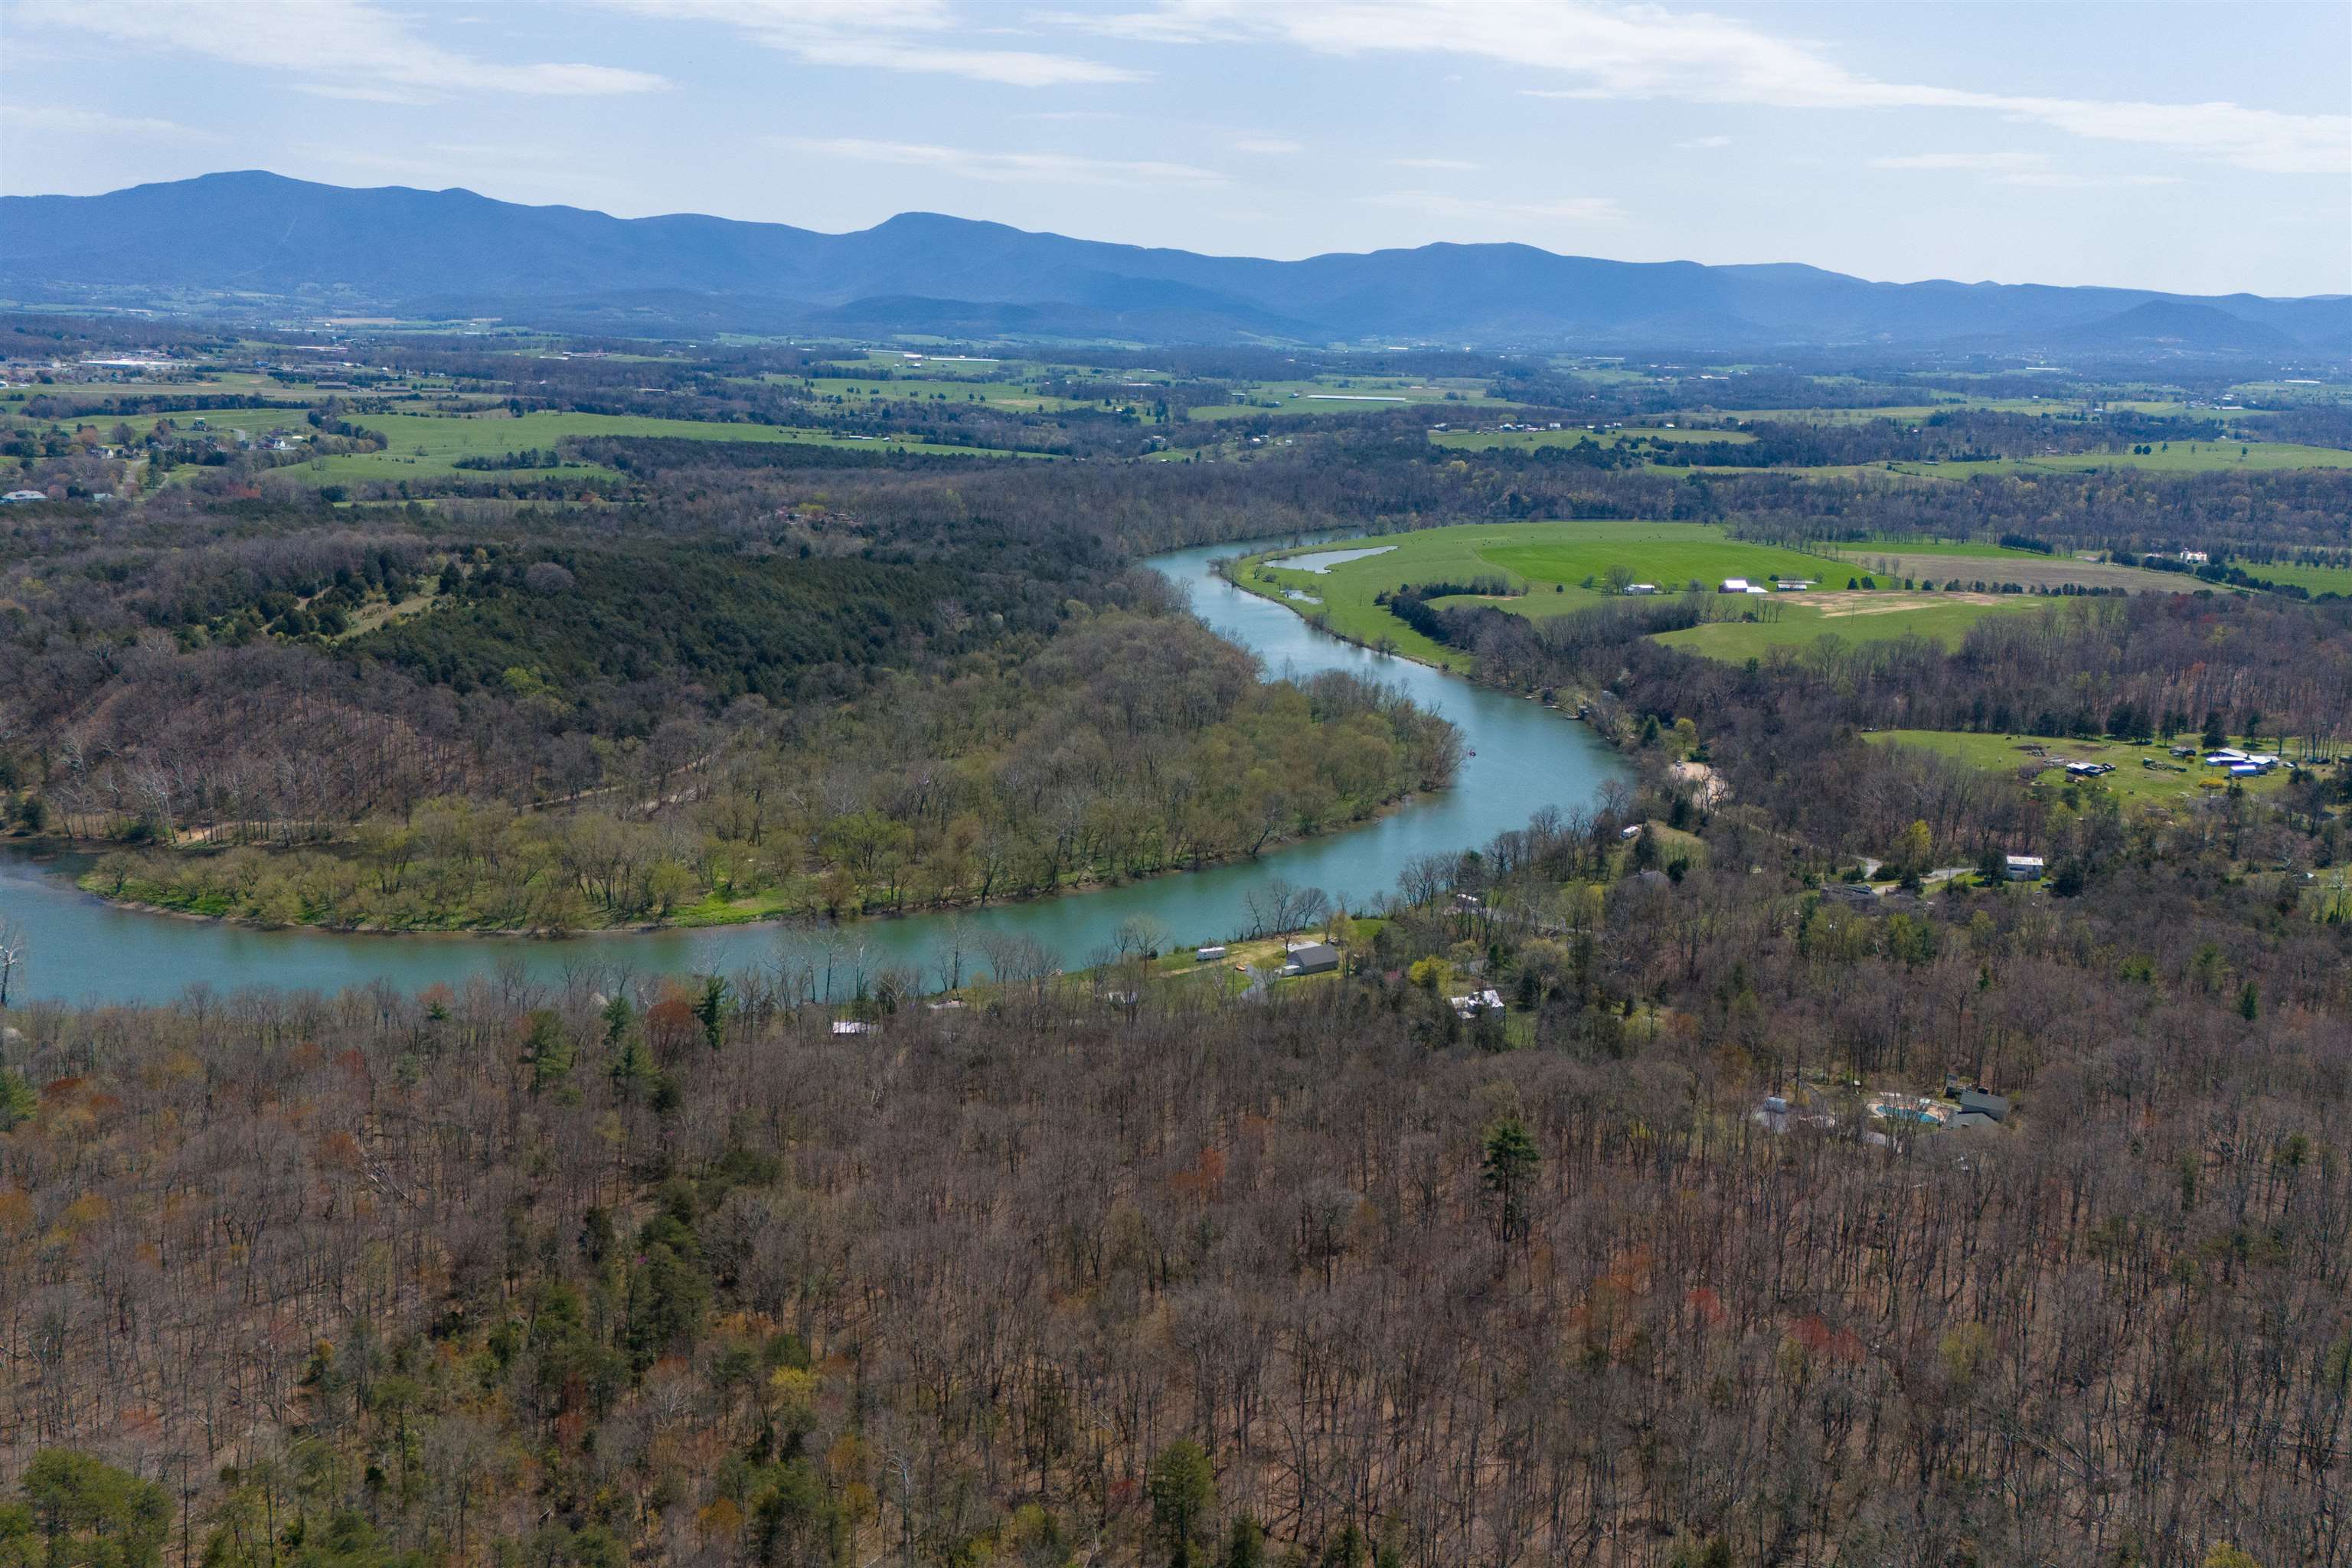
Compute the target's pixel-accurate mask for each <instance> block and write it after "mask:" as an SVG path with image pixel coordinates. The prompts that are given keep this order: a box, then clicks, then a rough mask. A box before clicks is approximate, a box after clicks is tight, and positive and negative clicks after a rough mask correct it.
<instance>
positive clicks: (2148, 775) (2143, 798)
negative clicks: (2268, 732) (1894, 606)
mask: <svg viewBox="0 0 2352 1568" xmlns="http://www.w3.org/2000/svg"><path fill="white" fill-rule="evenodd" d="M1868 738H1869V739H1870V740H1871V741H1872V742H1876V743H1878V744H1881V745H1890V746H1916V747H1918V748H1920V749H1922V750H1925V751H1930V752H1940V753H1942V754H1943V755H1945V756H1948V757H1955V758H1958V760H1959V761H1961V762H1964V763H1968V764H1969V766H1971V767H1976V768H1980V769H1982V770H1984V771H1985V772H1987V773H2008V774H2010V775H2011V776H2012V777H2015V776H2018V774H2019V773H2020V772H2021V770H2022V769H2024V768H2026V767H2030V766H2032V765H2033V764H2034V763H2036V762H2037V761H2038V760H2040V759H2037V758H2035V757H2034V756H2033V755H2032V754H2031V753H2030V752H2023V751H2021V750H2019V748H2020V747H2021V746H2026V745H2039V746H2042V747H2043V748H2044V749H2045V750H2046V751H2047V752H2048V754H2049V758H2050V759H2052V760H2053V763H2070V762H2071V763H2114V764H2115V768H2116V771H2115V772H2114V773H2108V774H2105V776H2103V777H2100V778H2097V779H2090V780H2082V781H2076V780H2073V779H2070V778H2068V777H2067V775H2066V773H2065V772H2064V770H2063V767H2061V766H2056V765H2053V766H2052V767H2051V768H2050V769H2049V770H2048V771H2046V772H2044V773H2040V774H2038V775H2037V776H2036V777H2035V778H2034V780H2033V783H2032V788H2033V789H2034V791H2035V792H2036V793H2037V794H2041V795H2045V796H2047V797H2049V798H2052V799H2063V798H2064V796H2065V795H2066V793H2067V792H2068V791H2069V790H2073V791H2075V792H2078V793H2079V794H2080V795H2090V794H2091V792H2093V791H2094V790H2100V789H2104V790H2105V792H2106V793H2108V794H2109V795H2113V796H2115V798H2116V800H2117V801H2118V802H2120V803H2121V804H2123V805H2127V806H2170V805H2186V804H2187V803H2188V802H2189V801H2190V800H2192V799H2195V798H2197V797H2199V796H2201V795H2220V794H2221V793H2222V791H2223V789H2224V788H2226V787H2227V784H2228V782H2229V775H2228V774H2227V773H2223V772H2222V771H2221V769H2219V768H2209V767H2207V766H2205V765H2204V763H2203V761H2202V760H2201V759H2200V758H2197V757H2186V758H2183V757H2176V756H2173V755H2172V754H2171V748H2170V747H2168V746H2167V745H2166V744H2164V743H2163V742H2157V743H2154V744H2151V745H2140V744H2137V743H2135V742H2128V741H2109V740H2095V741H2085V740H2079V739H2067V738H2063V737H2059V736H2052V735H1990V734H1976V733H1971V732H1964V731H1952V730H1880V731H1873V732H1872V733H1871V734H1870V736H1869V737H1868ZM2182 740H2183V741H2184V742H2189V743H2192V744H2193V743H2194V742H2195V740H2196V737H2195V736H2193V735H2184V736H2183V737H2182ZM2237 743H2239V744H2244V742H2237ZM2144 760H2145V761H2149V762H2155V763H2167V764H2170V765H2171V766H2175V767H2185V768H2187V769H2188V770H2189V771H2188V772H2186V773H2172V772H2168V771H2166V770H2165V769H2161V768H2149V767H2143V766H2142V765H2141V763H2142V762H2143V761H2144ZM2293 776H2294V775H2293V774H2292V773H2289V772H2288V770H2287V769H2286V768H2284V767H2281V768H2279V769H2278V770H2277V771H2275V772H2273V773H2267V774H2264V775H2263V776H2261V777H2258V778H2252V779H2248V780H2245V781H2244V788H2245V790H2246V792H2247V793H2248V794H2250V795H2270V794H2275V793H2277V792H2278V791H2280V790H2283V789H2284V788H2285V787H2286V784H2287V781H2288V780H2289V779H2290V778H2292V777H2293ZM2207 780H2214V781H2219V783H2220V786H2221V787H2210V788H2209V787H2206V786H2205V784H2204V783H2203V782H2202V781H2207Z"/></svg>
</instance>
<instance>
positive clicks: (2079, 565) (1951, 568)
mask: <svg viewBox="0 0 2352 1568" xmlns="http://www.w3.org/2000/svg"><path fill="white" fill-rule="evenodd" d="M1979 548H1980V549H1982V548H1985V547H1979ZM1840 567H1843V569H1847V570H1850V571H1856V572H1859V571H1870V572H1875V573H1880V574H1886V575H1891V576H1895V577H1910V578H1917V579H1922V580H1925V581H1929V582H1935V583H1938V584H1949V583H1951V582H1952V581H1954V580H1956V579H1957V580H1958V582H1959V583H1961V584H1963V585H1964V586H1970V587H1972V586H1973V585H1974V584H1978V583H1985V584H1993V585H1997V584H2002V583H2017V584H2023V585H2024V586H2025V587H2028V588H2065V587H2075V588H2106V589H2120V590H2122V591H2124V592H2126V593H2134V594H2177V593H2179V592H2181V591H2182V590H2183V589H2184V588H2186V587H2191V586H2195V584H2191V583H2189V582H2188V581H2187V580H2185V579H2183V578H2181V577H2179V576H2177V575H2175V574H2171V573H2167V572H2149V571H2147V570H2145V569H2143V568H2141V567H2137V566H2117V565H2116V564H2114V563H2111V562H2105V561H2077V560H2075V559H2074V558H2073V557H2072V556H2066V555H2043V554H2040V553H2038V552H2032V551H2022V550H2010V551H2004V550H2000V549H1998V548H1992V549H1991V550H1990V553H1980V552H1979V550H1966V549H1954V548H1950V547H1948V546H1944V545H1937V546H1935V547H1933V548H1930V549H1927V550H1916V551H1915V550H1870V549H1864V550H1858V551H1855V552H1852V553H1850V554H1848V555H1845V556H1844V557H1843V558H1842V561H1841V563H1840V566H1833V567H1832V568H1831V569H1832V571H1834V570H1838V569H1840Z"/></svg>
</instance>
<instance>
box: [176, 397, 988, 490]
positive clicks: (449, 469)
mask: <svg viewBox="0 0 2352 1568" xmlns="http://www.w3.org/2000/svg"><path fill="white" fill-rule="evenodd" d="M207 417H208V418H210V417H213V416H207ZM358 423H359V425H360V426H361V427H362V429H368V430H375V431H380V432H382V433H383V436H384V437H385V438H386V439H387V440H388V441H389V442H390V443H391V444H390V446H388V447H386V448H385V449H384V450H383V451H381V452H353V453H346V454H343V455H341V456H337V457H329V458H312V459H311V460H310V461H309V462H307V463H300V464H297V465H295V466H293V467H290V468H280V469H278V470H277V471H278V473H280V474H283V475H287V476H289V477H291V478H295V479H301V480H304V481H307V482H312V483H319V484H341V483H348V482H351V481H354V480H368V479H439V478H446V477H448V476H450V475H453V474H458V473H472V472H479V473H480V474H481V477H483V478H485V479H496V478H498V477H499V476H500V475H501V474H505V475H509V476H514V477H526V478H538V477H544V474H545V473H547V472H549V471H552V470H541V469H530V470H524V469H504V470H501V469H488V470H469V469H460V468H458V467H457V459H458V458H494V457H503V456H504V455H505V454H507V453H509V452H518V451H522V450H525V449H527V448H530V447H553V446H554V445H555V444H556V443H557V442H558V441H560V440H562V439H563V438H564V437H567V436H576V437H586V436H621V437H629V436H654V437H672V438H675V439H680V440H688V441H752V442H761V443H765V442H787V443H792V444H794V445H802V446H819V447H843V448H846V449H853V450H854V449H857V448H866V449H868V450H884V449H887V450H891V451H908V452H926V453H935V454H941V455H956V456H962V457H1006V456H1011V455H1013V454H1009V453H1004V452H998V451H993V450H992V449H990V448H986V447H950V446H946V445H942V444H940V443H937V442H930V441H915V440H897V439H893V440H889V441H881V440H873V441H862V440H858V439H856V437H846V436H838V435H834V434H832V433H830V432H827V431H823V430H800V429H790V428H785V427H782V426H774V425H736V424H720V423H718V422H715V421H705V420H695V419H659V418H655V417H651V416H637V415H622V414H576V413H556V412H552V411H542V412H539V413H533V414H522V415H511V416H509V415H474V416H436V415H427V414H370V415H363V416H359V419H358ZM562 471H563V472H577V473H599V474H602V473H607V472H609V470H607V469H604V468H601V467H596V466H593V465H589V464H580V465H576V466H571V467H567V468H565V469H563V470H562Z"/></svg>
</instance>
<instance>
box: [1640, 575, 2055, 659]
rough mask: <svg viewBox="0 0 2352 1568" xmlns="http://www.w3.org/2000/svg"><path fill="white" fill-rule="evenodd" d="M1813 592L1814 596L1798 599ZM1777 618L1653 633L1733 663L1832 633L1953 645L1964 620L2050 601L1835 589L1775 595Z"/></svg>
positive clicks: (1965, 629)
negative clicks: (1813, 601)
mask: <svg viewBox="0 0 2352 1568" xmlns="http://www.w3.org/2000/svg"><path fill="white" fill-rule="evenodd" d="M1808 599H1818V600H1820V601H1822V603H1821V604H1818V605H1814V604H1806V603H1804V602H1802V601H1804V600H1808ZM1770 603H1771V604H1772V605H1774V606H1775V607H1776V608H1777V609H1778V611H1779V616H1778V618H1775V619H1769V620H1755V621H1710V622H1708V623H1706V625H1705V626H1691V627H1689V628H1687V629H1686V630H1684V631H1678V632H1660V633H1659V634H1658V637H1657V640H1658V641H1660V642H1662V643H1670V644H1672V645H1673V646H1675V647H1686V648H1688V649H1690V650H1691V651H1692V652H1693V653H1696V654H1701V655H1704V656H1705V657H1706V658H1717V659H1721V660H1723V661H1724V662H1726V663H1727V664H1741V663H1745V662H1746V661H1747V660H1748V659H1751V658H1766V657H1767V656H1769V654H1770V653H1771V651H1772V650H1773V649H1774V648H1784V647H1785V648H1808V647H1813V646H1814V645H1815V644H1817V643H1822V642H1824V641H1826V640H1828V639H1832V638H1834V639H1836V640H1838V641H1840V642H1844V643H1865V642H1900V641H1901V640H1902V639H1904V638H1905V637H1932V638H1934V639H1935V640H1936V641H1937V642H1939V643H1942V644H1943V645H1944V646H1945V647H1948V648H1949V647H1958V646H1959V644H1960V639H1961V638H1962V637H1966V636H1967V635H1968V633H1969V627H1971V626H1975V625H1976V624H1977V623H1978V622H1979V621H1981V620H1983V619H1984V618H1985V617H1986V616H2002V615H2013V614H2016V613H2017V612H2019V611H2022V610H2036V609H2047V608H2049V606H2050V601H2049V600H2048V599H2045V598H2040V597H2037V596H2035V595H2030V594H2003V595H1974V594H1971V595H1958V594H1952V595H1942V594H1906V593H1902V592H1899V591H1898V592H1895V593H1891V594H1890V593H1878V594H1864V593H1854V594H1849V593H1845V592H1843V591H1841V592H1838V593H1834V594H1801V595H1800V594H1789V595H1774V596H1773V598H1772V600H1771V601H1770Z"/></svg>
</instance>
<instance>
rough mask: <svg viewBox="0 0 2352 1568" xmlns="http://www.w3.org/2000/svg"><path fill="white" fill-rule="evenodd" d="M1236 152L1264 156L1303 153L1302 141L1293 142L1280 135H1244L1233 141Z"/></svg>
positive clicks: (1303, 145) (1304, 144) (1281, 156)
mask: <svg viewBox="0 0 2352 1568" xmlns="http://www.w3.org/2000/svg"><path fill="white" fill-rule="evenodd" d="M1306 151H1307V144H1306V143H1305V142H1293V141H1290V140H1288V139H1287V138H1285V137H1281V136H1244V137H1241V138H1239V139H1238V140H1236V141H1235V142H1234V152H1236V153H1255V154H1256V155H1258V156H1259V157H1264V158H1283V157H1287V156H1289V155H1290V154H1291V153H1304V152H1306Z"/></svg>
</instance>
